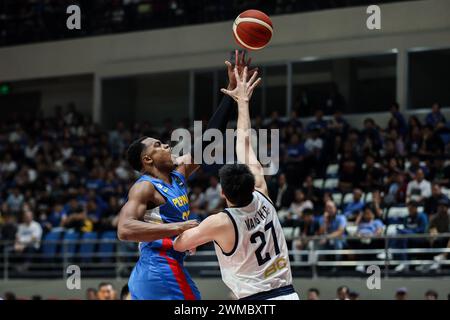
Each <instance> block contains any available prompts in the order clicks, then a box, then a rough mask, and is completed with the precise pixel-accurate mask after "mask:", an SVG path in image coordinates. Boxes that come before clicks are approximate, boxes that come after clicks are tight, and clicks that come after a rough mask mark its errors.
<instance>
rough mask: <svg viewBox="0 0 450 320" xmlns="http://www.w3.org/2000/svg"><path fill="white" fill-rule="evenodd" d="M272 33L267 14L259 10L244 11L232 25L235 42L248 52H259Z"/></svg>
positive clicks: (270, 22)
mask: <svg viewBox="0 0 450 320" xmlns="http://www.w3.org/2000/svg"><path fill="white" fill-rule="evenodd" d="M272 33H273V26H272V21H271V20H270V18H269V16H268V15H267V14H265V13H264V12H261V11H259V10H247V11H244V12H242V13H241V14H240V15H238V16H237V18H236V20H234V23H233V35H234V38H235V40H236V42H237V43H238V44H239V45H240V46H241V47H243V48H245V49H248V50H260V49H262V48H264V47H265V46H267V44H268V43H269V41H270V39H271V38H272Z"/></svg>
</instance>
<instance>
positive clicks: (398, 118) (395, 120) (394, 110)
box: [388, 102, 407, 136]
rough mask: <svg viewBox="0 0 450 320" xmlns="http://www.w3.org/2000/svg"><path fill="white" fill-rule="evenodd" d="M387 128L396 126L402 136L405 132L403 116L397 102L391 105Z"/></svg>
mask: <svg viewBox="0 0 450 320" xmlns="http://www.w3.org/2000/svg"><path fill="white" fill-rule="evenodd" d="M388 128H390V129H391V128H396V129H398V132H399V133H400V134H401V135H402V136H404V135H405V134H406V132H407V125H406V120H405V117H403V115H402V114H401V112H400V106H399V104H398V103H397V102H394V103H393V104H392V105H391V119H389V123H388Z"/></svg>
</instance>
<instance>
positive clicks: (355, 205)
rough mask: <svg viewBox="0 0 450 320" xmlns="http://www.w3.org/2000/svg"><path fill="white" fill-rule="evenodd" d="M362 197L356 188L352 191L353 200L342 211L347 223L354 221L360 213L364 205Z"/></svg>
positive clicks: (361, 193)
mask: <svg viewBox="0 0 450 320" xmlns="http://www.w3.org/2000/svg"><path fill="white" fill-rule="evenodd" d="M362 195H363V192H362V190H361V189H358V188H356V189H355V190H353V200H352V201H351V202H349V203H348V204H347V205H346V206H345V208H344V210H342V214H343V215H344V216H345V218H346V219H347V221H355V220H356V218H357V217H358V216H359V214H360V213H361V212H362V210H363V208H364V205H365V204H364V201H363V199H362Z"/></svg>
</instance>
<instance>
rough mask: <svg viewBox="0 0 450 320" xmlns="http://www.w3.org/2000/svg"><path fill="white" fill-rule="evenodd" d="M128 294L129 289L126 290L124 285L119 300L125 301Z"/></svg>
mask: <svg viewBox="0 0 450 320" xmlns="http://www.w3.org/2000/svg"><path fill="white" fill-rule="evenodd" d="M128 293H130V289H129V288H128V284H125V285H124V286H123V287H122V290H120V300H125V299H126V297H127V295H128Z"/></svg>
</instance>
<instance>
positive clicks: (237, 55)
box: [234, 49, 239, 66]
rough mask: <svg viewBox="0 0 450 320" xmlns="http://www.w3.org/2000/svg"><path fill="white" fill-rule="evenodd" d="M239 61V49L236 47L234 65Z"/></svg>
mask: <svg viewBox="0 0 450 320" xmlns="http://www.w3.org/2000/svg"><path fill="white" fill-rule="evenodd" d="M238 62H239V51H238V50H237V49H236V50H235V51H234V65H235V66H237V65H238Z"/></svg>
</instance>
